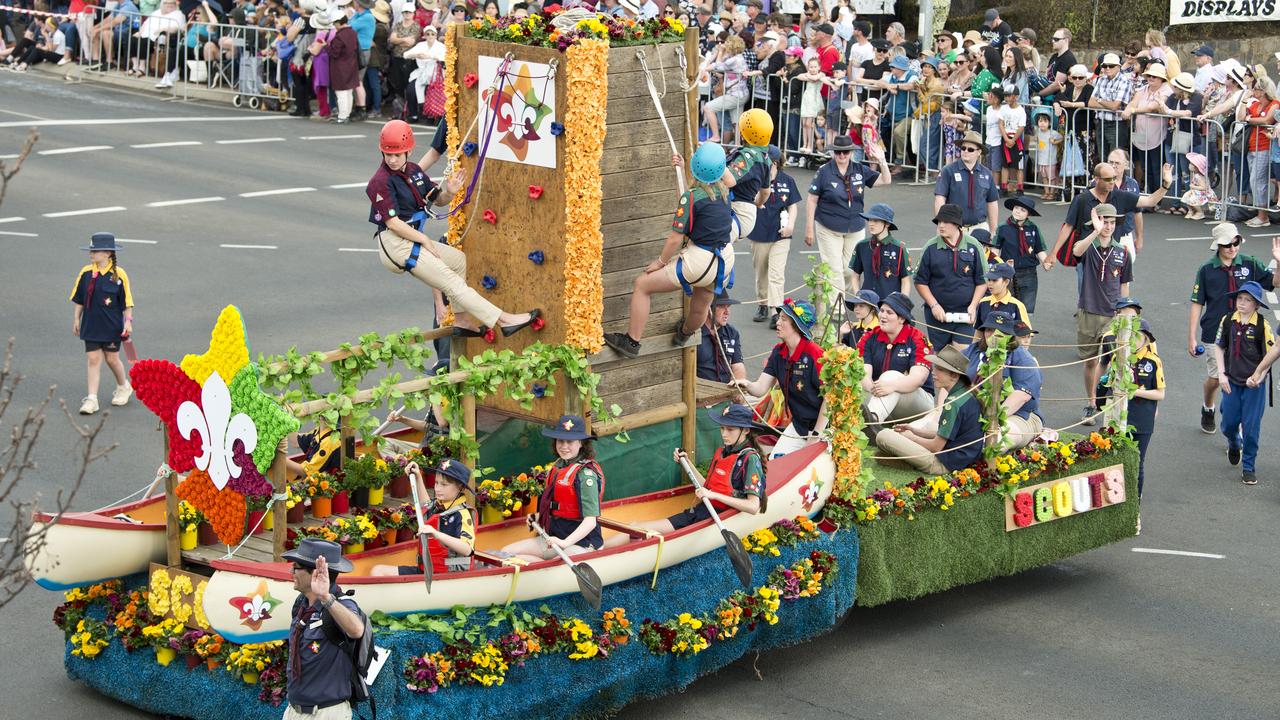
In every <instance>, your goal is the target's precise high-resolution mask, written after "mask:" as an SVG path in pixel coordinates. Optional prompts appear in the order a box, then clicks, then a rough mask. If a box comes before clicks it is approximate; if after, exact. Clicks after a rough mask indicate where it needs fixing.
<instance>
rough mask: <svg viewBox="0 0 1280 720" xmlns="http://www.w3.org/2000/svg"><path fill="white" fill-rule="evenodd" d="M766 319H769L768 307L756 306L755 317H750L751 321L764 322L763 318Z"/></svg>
mask: <svg viewBox="0 0 1280 720" xmlns="http://www.w3.org/2000/svg"><path fill="white" fill-rule="evenodd" d="M768 319H769V308H767V307H765V306H764V305H761V306H760V307H758V308H756V315H755V317H753V318H751V322H764V321H765V320H768Z"/></svg>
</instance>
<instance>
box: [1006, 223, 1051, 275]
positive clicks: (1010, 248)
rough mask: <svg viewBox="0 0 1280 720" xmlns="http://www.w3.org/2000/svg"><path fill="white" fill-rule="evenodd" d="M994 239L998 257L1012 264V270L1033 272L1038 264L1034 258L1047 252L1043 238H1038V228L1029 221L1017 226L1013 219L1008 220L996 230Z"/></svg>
mask: <svg viewBox="0 0 1280 720" xmlns="http://www.w3.org/2000/svg"><path fill="white" fill-rule="evenodd" d="M996 239H997V241H996V247H997V248H999V250H1000V257H1002V258H1004V259H1005V260H1008V261H1010V262H1012V263H1013V269H1014V270H1035V267H1036V266H1037V265H1039V264H1040V261H1039V260H1038V259H1036V256H1037V255H1038V254H1039V253H1042V252H1047V251H1046V250H1045V247H1044V238H1042V237H1041V236H1040V228H1039V227H1037V226H1036V224H1035V223H1033V222H1031V221H1030V220H1027V221H1026V222H1024V223H1022V224H1021V225H1019V224H1018V223H1016V222H1014V221H1013V218H1009V221H1008V222H1007V223H1005V224H1004V225H1001V226H1000V228H999V229H998V230H996Z"/></svg>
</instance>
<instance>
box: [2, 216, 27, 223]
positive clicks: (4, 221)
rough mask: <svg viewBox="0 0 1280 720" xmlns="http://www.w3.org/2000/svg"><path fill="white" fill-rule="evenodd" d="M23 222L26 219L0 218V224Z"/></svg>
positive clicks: (15, 217) (14, 217)
mask: <svg viewBox="0 0 1280 720" xmlns="http://www.w3.org/2000/svg"><path fill="white" fill-rule="evenodd" d="M23 220H26V218H24V217H18V216H17V215H14V216H13V217H5V218H0V223H11V222H22V221H23Z"/></svg>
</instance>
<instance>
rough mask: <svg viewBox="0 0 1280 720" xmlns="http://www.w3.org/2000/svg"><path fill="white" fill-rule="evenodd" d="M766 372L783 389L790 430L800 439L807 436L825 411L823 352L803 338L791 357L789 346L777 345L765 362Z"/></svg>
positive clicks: (784, 344)
mask: <svg viewBox="0 0 1280 720" xmlns="http://www.w3.org/2000/svg"><path fill="white" fill-rule="evenodd" d="M764 371H765V372H766V373H768V374H769V375H771V376H773V377H774V378H776V379H777V380H778V386H779V387H781V388H782V396H783V397H784V398H785V399H786V401H787V409H788V410H790V411H791V426H792V427H793V428H795V431H796V432H797V433H799V434H800V435H808V434H809V433H810V432H812V431H813V428H814V426H815V425H817V424H818V411H819V410H820V409H821V408H822V380H821V378H820V374H821V372H822V348H820V347H818V346H817V345H816V344H815V343H814V342H813V341H812V340H808V339H804V338H802V339H801V340H800V344H798V345H796V349H795V352H793V353H790V354H788V353H787V344H786V343H778V344H777V345H774V346H773V352H772V353H771V354H770V355H769V359H768V360H767V361H765V366H764Z"/></svg>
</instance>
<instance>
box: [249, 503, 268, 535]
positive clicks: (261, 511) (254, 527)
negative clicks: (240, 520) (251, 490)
mask: <svg viewBox="0 0 1280 720" xmlns="http://www.w3.org/2000/svg"><path fill="white" fill-rule="evenodd" d="M244 502H245V507H246V508H247V509H248V512H247V513H246V514H245V532H246V533H249V534H251V535H259V534H261V533H262V531H263V530H267V529H269V528H267V521H266V519H267V518H269V517H270V515H267V506H268V505H270V504H271V496H270V495H246V496H245V498H244Z"/></svg>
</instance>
